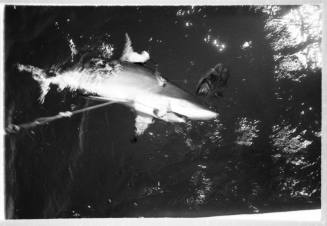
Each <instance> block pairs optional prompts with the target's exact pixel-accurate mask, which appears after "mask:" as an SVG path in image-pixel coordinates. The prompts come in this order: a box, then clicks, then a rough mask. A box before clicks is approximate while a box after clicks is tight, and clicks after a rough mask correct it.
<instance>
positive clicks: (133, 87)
mask: <svg viewBox="0 0 327 226" xmlns="http://www.w3.org/2000/svg"><path fill="white" fill-rule="evenodd" d="M149 59H150V55H149V53H148V52H147V51H143V52H142V53H138V52H135V51H134V50H133V47H132V43H131V40H130V38H129V36H128V34H126V43H125V47H124V50H123V54H122V56H121V57H120V59H118V60H110V61H109V60H104V59H98V58H93V59H91V60H92V61H93V63H92V64H89V66H88V67H83V66H82V65H75V66H74V67H71V68H69V69H66V70H64V71H60V70H56V71H54V72H52V73H51V75H49V73H48V71H47V70H44V69H41V68H39V67H35V66H32V65H23V64H17V68H18V70H19V71H21V72H24V71H25V72H29V73H31V74H32V77H33V79H34V80H35V81H37V82H38V84H39V86H40V90H41V91H40V97H39V101H40V102H41V103H43V102H44V100H45V97H46V95H47V93H48V92H49V90H50V87H51V85H57V86H58V90H63V89H65V88H68V89H69V90H70V91H72V92H73V91H76V90H79V91H82V92H83V93H85V94H87V95H88V96H89V97H90V98H92V99H95V100H100V101H108V102H110V101H114V102H116V103H120V104H123V105H126V106H128V107H130V108H131V109H132V110H133V111H134V112H135V114H136V120H135V123H136V124H135V127H136V131H135V132H136V135H141V134H143V133H144V131H145V130H146V129H147V128H148V126H149V125H150V124H152V123H153V122H154V120H153V119H154V118H156V119H159V120H163V121H165V122H170V123H185V122H187V120H211V119H214V118H216V117H217V116H218V113H216V112H215V111H212V110H210V109H209V108H207V107H206V106H204V105H202V104H201V103H200V102H199V101H198V100H197V98H196V97H195V96H193V95H192V94H191V93H189V92H187V91H185V90H184V89H182V88H180V87H179V86H177V85H175V84H173V83H172V82H169V81H168V80H167V79H166V78H164V77H163V76H162V75H161V74H160V73H159V72H158V70H155V71H154V70H153V69H151V68H149V67H147V66H146V62H147V61H149Z"/></svg>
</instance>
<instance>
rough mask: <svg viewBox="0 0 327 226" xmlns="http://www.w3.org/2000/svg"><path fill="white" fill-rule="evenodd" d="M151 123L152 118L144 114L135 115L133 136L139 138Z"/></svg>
mask: <svg viewBox="0 0 327 226" xmlns="http://www.w3.org/2000/svg"><path fill="white" fill-rule="evenodd" d="M152 123H153V117H152V116H150V115H145V114H137V115H136V118H135V135H137V136H140V135H142V134H143V133H144V131H145V130H146V129H147V128H148V127H149V125H151V124H152Z"/></svg>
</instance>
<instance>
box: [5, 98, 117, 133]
mask: <svg viewBox="0 0 327 226" xmlns="http://www.w3.org/2000/svg"><path fill="white" fill-rule="evenodd" d="M117 102H118V101H110V102H106V103H103V104H98V105H93V106H90V107H86V108H82V109H79V110H76V111H65V112H59V113H58V114H57V115H54V116H49V117H41V118H38V119H36V120H34V121H33V122H28V123H23V124H20V125H15V124H10V125H9V126H8V127H7V128H6V133H7V134H13V133H18V132H19V131H20V130H21V129H31V128H33V127H36V126H41V125H44V124H48V123H49V122H53V121H55V120H58V119H62V118H70V117H72V116H73V115H76V114H80V113H83V112H85V111H91V110H94V109H97V108H101V107H105V106H108V105H111V104H114V103H117Z"/></svg>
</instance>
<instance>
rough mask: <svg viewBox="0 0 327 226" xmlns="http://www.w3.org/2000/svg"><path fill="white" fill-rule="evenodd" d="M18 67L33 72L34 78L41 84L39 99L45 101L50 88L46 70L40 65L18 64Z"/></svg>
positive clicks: (20, 69)
mask: <svg viewBox="0 0 327 226" xmlns="http://www.w3.org/2000/svg"><path fill="white" fill-rule="evenodd" d="M17 68H18V70H19V71H26V72H30V73H32V75H33V79H34V80H35V81H37V82H38V83H39V85H40V88H41V95H40V97H39V101H40V102H41V103H43V102H44V98H45V96H46V95H47V93H48V92H49V90H50V81H49V79H48V78H47V75H46V73H45V71H44V70H42V69H40V68H38V67H34V66H31V65H22V64H18V65H17Z"/></svg>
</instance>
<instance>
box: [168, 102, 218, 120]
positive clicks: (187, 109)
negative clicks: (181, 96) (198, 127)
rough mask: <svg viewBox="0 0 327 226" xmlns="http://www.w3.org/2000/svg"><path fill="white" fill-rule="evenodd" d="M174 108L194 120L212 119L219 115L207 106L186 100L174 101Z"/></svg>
mask: <svg viewBox="0 0 327 226" xmlns="http://www.w3.org/2000/svg"><path fill="white" fill-rule="evenodd" d="M172 110H173V111H174V112H176V113H178V114H180V115H184V116H186V117H187V118H189V119H192V120H210V119H214V118H216V117H217V116H218V113H216V112H214V111H211V110H209V109H208V108H206V107H203V106H201V105H199V104H195V103H193V102H190V101H185V100H179V101H177V102H175V103H173V104H172Z"/></svg>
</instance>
